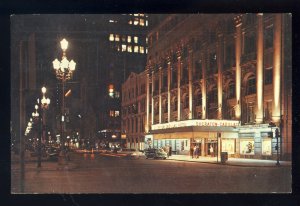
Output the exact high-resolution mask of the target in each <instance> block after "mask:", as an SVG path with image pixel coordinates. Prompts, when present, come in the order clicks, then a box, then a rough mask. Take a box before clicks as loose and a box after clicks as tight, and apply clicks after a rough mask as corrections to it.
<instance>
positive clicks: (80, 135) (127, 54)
mask: <svg viewBox="0 0 300 206" xmlns="http://www.w3.org/2000/svg"><path fill="white" fill-rule="evenodd" d="M151 19H154V22H155V21H157V20H156V19H159V18H157V17H154V18H150V16H148V15H146V14H113V15H109V14H105V15H16V16H12V17H11V31H12V32H11V35H12V38H11V45H12V47H11V54H12V55H11V56H12V64H11V65H12V69H11V72H12V75H11V76H12V85H11V88H12V97H15V96H17V97H18V98H17V99H12V115H11V119H12V128H16V131H18V132H20V133H22V130H24V129H25V124H26V121H28V120H29V118H30V117H31V113H32V112H33V110H34V104H35V101H36V98H37V97H38V96H39V95H40V88H41V87H42V86H46V87H47V89H48V90H47V94H48V96H49V98H50V99H51V104H50V107H49V110H48V112H47V120H48V121H47V122H48V123H47V125H48V127H49V131H50V133H51V135H52V138H56V135H58V134H60V118H61V100H62V90H61V88H62V87H61V81H60V80H58V79H57V78H56V76H55V72H54V69H53V65H52V61H53V60H54V59H56V58H58V59H61V57H62V50H61V48H60V41H61V40H62V39H63V38H65V39H67V40H68V42H69V46H68V49H67V51H66V56H67V58H68V59H69V60H71V59H73V60H74V61H75V62H76V69H75V71H74V73H73V76H72V78H71V79H70V80H69V81H67V83H66V88H65V94H66V93H68V95H67V96H65V105H66V110H65V113H66V121H65V123H66V124H65V125H66V127H65V132H66V136H69V137H70V138H69V139H70V140H72V139H73V141H74V140H76V141H77V140H78V139H86V141H85V142H89V139H94V138H95V137H97V136H96V134H100V133H101V132H100V133H98V131H103V130H111V129H113V130H116V131H118V132H119V134H120V118H119V117H118V115H120V110H121V109H120V107H121V105H120V98H119V97H120V95H121V94H120V92H121V83H122V82H123V81H124V79H126V78H127V76H128V75H129V73H130V72H131V71H134V72H141V71H143V69H144V67H145V63H146V54H147V51H148V48H147V39H146V34H147V30H148V28H149V27H151ZM20 83H21V85H20ZM110 87H113V92H112V93H113V94H110V93H109V88H110ZM20 105H21V106H20ZM21 110H23V111H21ZM118 112H119V114H118ZM112 113H114V115H112ZM20 119H21V120H20ZM20 124H21V125H20ZM22 127H24V128H22ZM19 128H21V129H20V130H19ZM16 136H19V135H17V134H16ZM98 137H101V135H98ZM81 143H83V141H82V142H81Z"/></svg>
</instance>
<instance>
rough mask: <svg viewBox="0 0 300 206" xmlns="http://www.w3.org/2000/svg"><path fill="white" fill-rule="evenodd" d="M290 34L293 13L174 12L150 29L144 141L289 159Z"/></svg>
mask: <svg viewBox="0 0 300 206" xmlns="http://www.w3.org/2000/svg"><path fill="white" fill-rule="evenodd" d="M291 32H292V31H291V15H290V14H279V13H277V14H271V13H267V14H265V13H264V14H262V13H259V14H224V15H223V14H214V15H210V14H182V15H175V14H174V15H169V16H168V17H167V18H166V19H165V20H164V21H163V22H162V23H161V24H160V25H159V26H157V27H155V28H154V29H153V30H152V31H151V32H150V33H149V35H148V40H149V51H148V56H147V66H146V70H145V72H146V75H147V77H146V80H145V82H146V105H145V107H146V121H145V142H147V143H149V144H151V145H153V146H154V147H163V146H166V145H168V146H171V147H172V151H173V153H176V154H189V151H190V148H191V147H193V146H194V145H198V146H199V147H200V151H201V155H202V156H207V155H210V150H209V148H210V147H211V146H212V147H213V148H214V151H217V152H218V154H220V153H221V152H228V154H229V156H231V157H242V158H258V159H260V158H263V159H264V158H265V159H276V154H277V149H278V150H279V153H280V158H281V159H286V160H289V159H290V158H291V148H292V143H291V136H292V134H291V130H292V129H291V126H292V78H291V71H292V63H291ZM270 123H274V124H273V127H270ZM276 129H278V131H279V134H280V136H279V137H278V138H275V130H276ZM271 136H273V138H271ZM277 140H278V145H277ZM146 146H147V145H146Z"/></svg>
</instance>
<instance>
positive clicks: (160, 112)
mask: <svg viewBox="0 0 300 206" xmlns="http://www.w3.org/2000/svg"><path fill="white" fill-rule="evenodd" d="M158 81H159V82H158V85H159V86H158V87H159V88H158V92H159V93H158V94H159V96H158V98H159V99H158V108H159V109H158V111H159V114H158V115H159V124H161V117H162V109H161V106H162V105H161V89H162V88H161V87H162V84H161V83H162V67H161V66H159V71H158Z"/></svg>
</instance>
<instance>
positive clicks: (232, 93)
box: [227, 81, 235, 99]
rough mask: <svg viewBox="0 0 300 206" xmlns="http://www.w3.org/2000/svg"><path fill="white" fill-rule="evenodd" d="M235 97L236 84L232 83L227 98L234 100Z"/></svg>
mask: <svg viewBox="0 0 300 206" xmlns="http://www.w3.org/2000/svg"><path fill="white" fill-rule="evenodd" d="M234 97H235V84H234V82H233V81H232V82H230V83H229V86H228V93H227V98H228V99H232V98H234Z"/></svg>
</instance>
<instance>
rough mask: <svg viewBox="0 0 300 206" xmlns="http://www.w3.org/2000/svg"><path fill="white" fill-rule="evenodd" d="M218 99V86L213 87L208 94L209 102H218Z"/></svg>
mask: <svg viewBox="0 0 300 206" xmlns="http://www.w3.org/2000/svg"><path fill="white" fill-rule="evenodd" d="M217 101H218V93H217V88H215V87H214V88H213V89H212V90H211V91H210V92H209V95H208V103H210V104H211V103H217Z"/></svg>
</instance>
